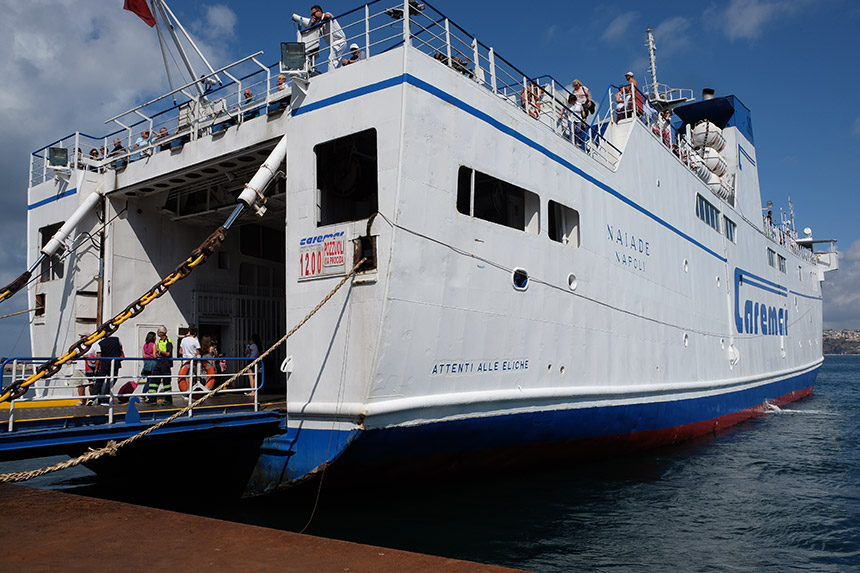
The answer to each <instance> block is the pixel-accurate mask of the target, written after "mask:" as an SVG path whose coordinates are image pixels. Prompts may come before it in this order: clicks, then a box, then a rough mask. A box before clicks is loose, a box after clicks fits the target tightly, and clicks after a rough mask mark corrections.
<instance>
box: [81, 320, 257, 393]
mask: <svg viewBox="0 0 860 573" xmlns="http://www.w3.org/2000/svg"><path fill="white" fill-rule="evenodd" d="M197 334H198V330H197V327H196V326H195V325H193V324H192V325H189V326H188V328H187V329H186V333H185V335H184V336H183V337H182V339H181V340H180V341H179V352H178V354H179V356H181V357H182V362H181V366H180V370H179V375H178V380H179V383H180V386H181V385H182V382H183V380H185V381H190V385H191V386H194V384H195V383H197V382H201V383H202V382H210V381H213V380H214V379H215V377H216V376H218V375H221V374H226V373H227V360H226V359H225V358H224V354H222V353H221V352H220V351H219V343H218V339H217V338H216V337H214V336H208V335H207V336H202V337H200V338H199V339H198V336H197ZM86 338H87V335H86V334H82V335H81V339H82V340H85V339H86ZM261 349H262V343H261V342H260V337H259V336H258V335H257V334H252V335H251V336H250V338H249V339H248V344H247V346H246V347H245V357H246V358H247V359H248V360H253V359H255V358H257V357H258V356H259V355H260V352H261ZM141 350H142V358H143V363H142V366H141V371H140V379H139V381H136V380H129V381H128V382H126V383H125V384H122V385H121V386H120V387H118V388H115V386H116V385H117V380H118V378H119V377H118V373H119V370H120V367H121V366H122V360H123V359H124V358H125V353H124V351H123V348H122V343H121V342H120V341H119V338H117V337H116V336H107V337H105V338H103V339H101V340H100V341H98V342H95V343H94V344H93V345H92V346H90V349H89V350H88V351H87V352H86V353H85V354H84V355H83V359H84V365H85V377H84V378H83V380H82V381H81V382H80V383H79V384H77V386H78V396H79V398H80V401H79V402H78V405H79V406H84V405H86V406H91V405H108V404H110V398H109V397H110V396H117V397H119V400H120V401H121V402H123V401H125V400H126V399H127V397H128V396H127V395H129V394H138V395H140V397H141V398H142V400H143V403H144V404H155V403H156V402H157V403H158V405H159V406H170V405H172V404H173V398H172V396H171V395H170V393H172V392H173V391H174V388H173V384H172V375H171V370H172V369H173V365H172V358H173V356H174V345H173V340H171V339H170V337H169V336H168V334H167V328H166V327H165V326H160V327H159V328H158V330H157V332H148V333H147V334H146V338H145V340H144V343H143V348H142V349H141ZM255 372H256V370H251V371H250V372H248V373H247V374H246V378H247V388H248V389H249V392H248V393H246V394H245V395H246V396H254V395H255V393H256V390H257V387H258V385H259V382H260V380H257V378H256V376H255ZM138 387H141V388H140V391H138V390H137V389H138ZM207 387H211V385H207ZM180 390H182V389H180ZM183 391H184V390H183ZM156 398H157V400H156Z"/></svg>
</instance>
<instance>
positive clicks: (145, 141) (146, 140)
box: [132, 129, 152, 157]
mask: <svg viewBox="0 0 860 573" xmlns="http://www.w3.org/2000/svg"><path fill="white" fill-rule="evenodd" d="M151 142H152V135H151V134H150V132H149V130H148V129H144V130H143V131H141V132H140V135H139V136H137V140H135V142H134V146H133V147H132V149H140V150H141V152H140V154H141V155H142V156H144V157H146V156H149V155H151V154H152V150H151V149H148V150H145V151H143V149H144V148H145V147H149V144H150V143H151Z"/></svg>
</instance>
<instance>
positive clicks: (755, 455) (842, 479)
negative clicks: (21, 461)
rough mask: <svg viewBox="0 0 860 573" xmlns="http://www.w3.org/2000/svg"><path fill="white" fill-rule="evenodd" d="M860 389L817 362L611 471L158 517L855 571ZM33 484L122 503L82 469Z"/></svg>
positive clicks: (486, 548) (684, 565)
mask: <svg viewBox="0 0 860 573" xmlns="http://www.w3.org/2000/svg"><path fill="white" fill-rule="evenodd" d="M858 390H860V357H836V356H833V357H827V358H826V359H825V361H824V366H823V367H822V369H821V372H820V374H819V376H818V380H817V383H816V387H815V392H814V394H813V396H812V397H811V398H809V399H807V400H804V401H801V402H799V403H795V404H791V405H788V406H787V407H786V408H784V409H783V410H782V411H780V412H773V413H771V414H768V415H766V416H764V417H762V418H758V419H755V420H751V421H749V422H746V423H744V424H741V425H739V426H736V427H734V428H731V429H729V430H727V431H723V432H722V433H720V434H718V435H717V436H711V437H707V438H704V439H699V440H696V441H693V442H688V443H686V444H683V445H681V446H676V447H671V448H664V449H660V450H657V451H651V452H648V453H645V454H639V455H635V456H628V457H624V458H621V459H618V460H615V461H613V462H610V463H606V462H603V463H599V464H597V463H595V464H590V465H585V466H583V467H579V468H576V469H565V470H563V471H550V470H546V469H544V470H541V472H540V473H536V474H526V473H510V474H509V475H503V476H499V477H498V478H497V479H493V480H489V481H488V480H483V481H481V482H475V481H458V480H456V479H452V480H450V481H446V482H442V483H430V484H422V485H420V486H409V485H402V486H398V487H385V488H379V489H356V490H354V491H348V492H344V491H333V490H330V489H327V488H326V485H325V482H323V484H322V488H321V489H319V497H318V498H317V492H318V490H317V488H316V487H314V488H308V490H306V491H300V492H287V493H284V494H276V495H272V496H267V497H265V498H261V499H253V500H245V501H236V502H229V503H219V504H218V505H215V506H211V505H210V506H206V507H201V506H189V505H184V504H179V503H177V502H169V504H168V505H162V507H168V508H170V509H175V510H179V511H185V512H189V513H197V514H201V515H207V516H212V517H218V518H222V519H228V520H233V521H241V522H245V523H252V524H256V525H262V526H266V527H274V528H282V529H289V530H293V531H299V530H301V529H302V528H304V527H305V526H306V525H307V524H308V522H310V524H309V525H307V528H306V530H305V532H306V533H310V534H314V535H320V536H324V537H333V538H338V539H345V540H349V541H357V542H361V543H368V544H373V545H381V546H385V547H392V548H397V549H405V550H409V551H417V552H422V553H431V554H436V555H443V556H447V557H455V558H461V559H468V560H472V561H480V562H484V563H493V564H498V565H506V566H510V567H519V568H523V569H531V570H535V571H572V570H577V571H591V570H600V571H625V572H626V571H649V572H650V571H860V392H858ZM31 463H32V462H31ZM10 466H11V465H10V464H3V465H2V466H0V470H2V471H9V470H10V469H11V467H10ZM521 471H522V470H520V472H521ZM29 485H33V486H36V487H47V488H52V489H64V490H66V491H73V492H75V493H82V494H85V495H94V496H104V497H112V498H117V497H120V496H118V495H117V494H115V493H114V492H110V491H106V490H104V489H103V488H100V487H99V486H97V485H93V480H92V475H91V474H89V473H88V472H87V471H86V470H70V471H68V472H66V473H65V474H62V475H61V474H56V475H54V476H46V477H43V478H39V480H34V481H33V482H30V484H29ZM124 499H125V500H127V501H136V502H141V500H135V499H129V498H128V497H127V496H126V497H125V498H124Z"/></svg>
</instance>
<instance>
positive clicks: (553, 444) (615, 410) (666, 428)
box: [246, 366, 820, 495]
mask: <svg viewBox="0 0 860 573" xmlns="http://www.w3.org/2000/svg"><path fill="white" fill-rule="evenodd" d="M819 367H820V366H815V367H813V368H811V369H809V370H807V371H805V372H803V373H801V374H797V375H793V376H789V377H786V378H784V379H781V380H778V381H773V382H768V383H764V384H761V385H758V386H755V387H753V388H747V389H744V390H739V391H734V392H728V393H722V394H715V395H709V396H705V397H698V398H690V399H682V400H671V401H653V402H644V403H636V404H616V405H610V406H602V407H588V406H583V407H575V408H568V409H555V410H541V411H534V412H523V413H515V414H501V415H489V416H483V417H468V418H464V419H456V420H445V421H436V422H428V423H414V424H403V425H393V426H386V427H380V428H372V429H364V430H351V431H338V430H334V429H331V427H329V429H317V430H308V429H306V428H305V429H301V428H299V429H295V430H291V431H290V432H289V434H288V436H287V437H286V439H284V438H280V439H277V441H273V440H267V442H266V444H265V445H264V449H265V450H266V453H265V454H264V456H262V457H261V462H260V463H259V464H258V466H257V469H256V470H255V479H253V480H252V482H251V483H250V484H249V487H248V489H247V490H246V494H247V495H259V494H263V493H267V492H269V491H272V489H274V488H275V487H277V486H279V485H294V484H295V483H297V482H300V481H303V480H305V479H308V478H309V477H313V476H317V475H319V474H320V473H321V472H322V471H324V470H325V471H328V467H329V466H331V472H332V475H331V476H330V477H331V478H333V479H334V480H337V481H341V480H342V483H354V482H355V481H356V480H357V481H365V480H366V481H373V482H375V483H379V481H380V480H381V479H384V478H385V476H388V477H393V476H409V477H410V479H418V478H419V477H420V478H424V477H427V476H428V475H439V474H452V473H457V472H464V471H470V472H471V471H479V472H481V471H484V472H486V471H496V470H498V469H500V468H512V467H513V468H516V467H523V466H524V465H533V464H536V463H542V464H548V465H553V466H568V465H571V464H576V463H581V462H582V461H587V460H593V459H603V458H607V457H610V456H613V455H619V454H624V453H629V452H634V451H637V450H645V449H650V448H655V447H660V446H666V445H670V444H674V443H676V442H680V441H684V440H688V439H691V438H696V437H699V436H703V435H707V434H712V433H716V432H719V431H720V430H723V429H725V428H729V427H731V426H734V425H736V424H738V423H740V422H743V421H744V420H748V419H750V418H753V417H756V416H761V415H763V414H765V413H766V412H767V411H768V410H769V408H770V407H771V406H777V407H779V406H782V405H785V404H788V403H791V402H795V401H797V400H801V399H803V398H806V397H808V396H809V395H810V394H811V393H812V388H813V386H814V383H815V378H816V376H817V374H818V370H819ZM367 423H372V420H368V422H367ZM290 451H294V452H301V455H298V456H296V457H295V458H292V459H291V456H290V454H289V453H288V452H290ZM278 459H280V460H282V461H283V465H280V466H279V465H278V464H277V463H276V462H275V460H278Z"/></svg>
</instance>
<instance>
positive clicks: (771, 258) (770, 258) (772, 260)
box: [767, 249, 776, 267]
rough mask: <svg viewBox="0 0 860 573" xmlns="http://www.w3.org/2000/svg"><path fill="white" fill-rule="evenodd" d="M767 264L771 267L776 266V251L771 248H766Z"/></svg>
mask: <svg viewBox="0 0 860 573" xmlns="http://www.w3.org/2000/svg"><path fill="white" fill-rule="evenodd" d="M767 264H769V265H770V266H772V267H775V266H776V252H775V251H774V250H773V249H768V250H767Z"/></svg>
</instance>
